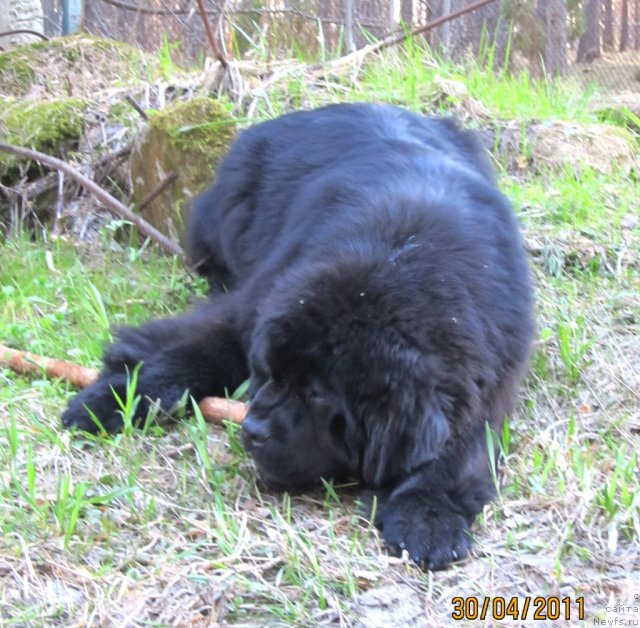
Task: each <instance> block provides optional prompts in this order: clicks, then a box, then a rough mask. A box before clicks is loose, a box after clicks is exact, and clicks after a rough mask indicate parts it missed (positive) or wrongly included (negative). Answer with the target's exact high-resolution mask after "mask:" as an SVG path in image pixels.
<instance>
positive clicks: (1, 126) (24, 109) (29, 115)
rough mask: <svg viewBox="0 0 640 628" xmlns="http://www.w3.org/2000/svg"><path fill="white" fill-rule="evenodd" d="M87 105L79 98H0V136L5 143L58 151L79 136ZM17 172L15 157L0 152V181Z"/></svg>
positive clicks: (44, 150) (46, 150)
mask: <svg viewBox="0 0 640 628" xmlns="http://www.w3.org/2000/svg"><path fill="white" fill-rule="evenodd" d="M87 106H88V103H87V101H85V100H83V99H82V98H57V99H53V100H15V99H10V98H0V137H1V138H2V141H3V142H6V143H8V144H15V145H17V146H24V147H27V148H32V149H34V150H38V151H41V152H43V153H49V154H54V155H55V154H59V153H60V152H61V150H62V149H63V148H64V147H65V146H68V145H73V144H75V143H76V142H77V141H78V140H79V139H80V137H81V136H82V133H83V130H84V116H85V111H86V109H87ZM17 172H18V158H16V157H13V156H12V155H8V154H5V153H0V180H1V181H2V182H3V183H5V184H10V183H11V181H12V179H13V178H14V177H15V175H16V173H17Z"/></svg>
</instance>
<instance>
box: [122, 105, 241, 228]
mask: <svg viewBox="0 0 640 628" xmlns="http://www.w3.org/2000/svg"><path fill="white" fill-rule="evenodd" d="M235 125H236V122H235V120H234V118H233V117H232V116H231V114H230V113H229V112H228V111H227V110H226V109H225V108H224V107H223V106H222V105H221V104H220V102H218V101H217V100H214V99H212V98H208V97H198V98H194V99H193V100H190V101H186V102H178V103H174V104H172V105H170V106H168V107H166V108H165V109H163V110H162V111H159V112H157V113H155V114H153V115H151V117H150V119H149V121H148V124H147V125H146V128H145V130H144V131H143V132H142V134H141V135H140V137H139V139H138V141H137V142H136V146H135V148H134V150H133V152H132V154H131V184H132V188H133V196H134V201H135V203H136V206H139V205H140V204H141V203H142V201H143V200H144V199H145V198H146V197H147V196H148V195H149V194H150V193H152V192H153V191H154V190H156V189H157V187H158V185H159V184H160V183H161V182H162V181H164V180H165V179H166V178H167V176H168V175H170V174H171V173H175V174H176V175H177V180H176V182H175V183H173V184H172V185H170V186H169V187H168V188H167V189H166V190H165V191H164V192H163V193H162V194H160V195H159V196H158V197H156V198H155V200H153V201H152V202H151V203H149V204H148V205H146V207H144V208H143V209H142V210H141V212H140V213H141V215H142V217H143V218H144V219H145V220H147V221H149V222H150V223H151V224H152V225H153V226H154V227H156V228H157V229H159V230H161V231H162V232H163V233H166V234H168V235H171V236H173V237H181V236H182V234H183V232H184V224H185V219H186V215H187V211H188V206H189V200H190V199H191V198H193V196H195V195H196V194H198V193H199V192H201V191H202V190H203V189H204V188H206V187H207V186H208V185H209V184H210V183H211V181H212V180H213V175H214V172H215V168H216V166H217V164H218V162H219V161H220V159H221V157H222V156H223V155H224V154H225V153H226V151H227V148H228V147H229V145H230V143H231V141H232V140H233V137H234V135H235Z"/></svg>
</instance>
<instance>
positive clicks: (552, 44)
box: [544, 0, 567, 77]
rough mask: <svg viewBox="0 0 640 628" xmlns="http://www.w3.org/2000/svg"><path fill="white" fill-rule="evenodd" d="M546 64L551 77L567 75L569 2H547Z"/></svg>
mask: <svg viewBox="0 0 640 628" xmlns="http://www.w3.org/2000/svg"><path fill="white" fill-rule="evenodd" d="M544 22H545V26H546V28H545V33H546V41H545V49H544V64H545V68H546V71H547V75H548V76H551V77H557V76H565V75H566V74H567V1H566V0H552V1H550V2H545V21H544Z"/></svg>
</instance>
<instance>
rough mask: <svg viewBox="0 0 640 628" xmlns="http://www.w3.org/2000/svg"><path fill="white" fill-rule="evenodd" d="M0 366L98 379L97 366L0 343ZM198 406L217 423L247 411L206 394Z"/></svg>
mask: <svg viewBox="0 0 640 628" xmlns="http://www.w3.org/2000/svg"><path fill="white" fill-rule="evenodd" d="M0 366H4V367H7V368H10V369H12V370H13V371H15V372H16V373H21V374H24V375H31V374H42V373H44V374H45V375H46V376H47V377H51V378H53V379H60V380H62V381H65V382H69V383H70V384H72V385H73V386H75V387H76V388H86V387H87V386H90V385H91V384H93V383H94V382H95V381H96V379H97V378H98V370H97V369H93V368H88V367H84V366H80V365H79V364H74V363H73V362H66V361H65V360H58V359H56V358H47V357H44V356H40V355H35V354H34V353H29V352H28V351H18V350H17V349H12V348H11V347H7V346H6V345H3V344H0ZM199 405H200V410H201V412H202V415H203V416H204V419H205V420H206V421H207V422H209V423H216V424H218V425H219V424H221V423H222V422H223V421H225V420H230V421H233V422H234V423H242V421H243V419H244V417H245V415H246V414H247V406H246V404H244V403H242V402H240V401H234V400H233V399H223V398H221V397H205V398H204V399H203V400H202V401H201V402H200V404H199Z"/></svg>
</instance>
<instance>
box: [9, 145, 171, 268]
mask: <svg viewBox="0 0 640 628" xmlns="http://www.w3.org/2000/svg"><path fill="white" fill-rule="evenodd" d="M0 151H4V152H6V153H11V154H13V155H18V156H19V157H23V158H26V159H33V160H34V161H39V162H40V163H42V164H44V165H46V166H49V167H50V168H55V169H56V170H60V171H62V172H64V173H65V174H67V175H68V176H69V177H71V178H72V179H74V180H75V181H77V182H78V183H79V184H80V185H81V186H82V187H83V188H85V189H86V190H87V191H89V192H91V193H92V194H93V195H94V196H95V197H96V198H97V199H98V200H100V201H101V202H102V203H103V204H104V206H105V207H106V208H107V209H108V210H109V211H110V212H111V213H112V214H114V215H115V216H117V217H118V218H123V219H124V220H128V221H129V222H131V223H133V224H134V225H135V226H136V227H137V229H138V230H139V231H140V233H142V234H143V235H145V236H147V237H149V238H151V239H152V240H154V241H155V242H157V244H158V246H160V248H161V249H162V250H163V251H165V253H169V254H171V255H179V256H181V257H184V251H183V250H182V248H181V247H180V245H179V244H178V243H177V242H174V241H173V240H171V239H169V238H167V237H166V236H165V235H164V234H162V233H160V231H158V230H157V229H156V228H155V227H153V226H152V225H150V224H149V223H148V222H147V221H146V220H144V219H143V218H141V217H140V216H138V214H135V213H134V212H132V211H131V210H130V209H129V208H128V207H126V206H125V205H123V204H122V203H121V202H120V201H119V200H118V199H116V198H114V197H113V196H111V194H109V192H107V191H106V190H105V189H104V188H102V187H100V186H99V185H98V184H97V183H95V182H94V181H91V179H89V178H87V177H86V176H85V175H83V174H82V173H80V172H78V171H77V170H76V169H75V168H74V167H72V166H70V165H69V164H68V163H66V162H64V161H62V160H61V159H57V158H56V157H52V156H51V155H46V154H45V153H41V152H39V151H36V150H32V149H30V148H24V147H22V146H13V145H12V144H4V143H0Z"/></svg>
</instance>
